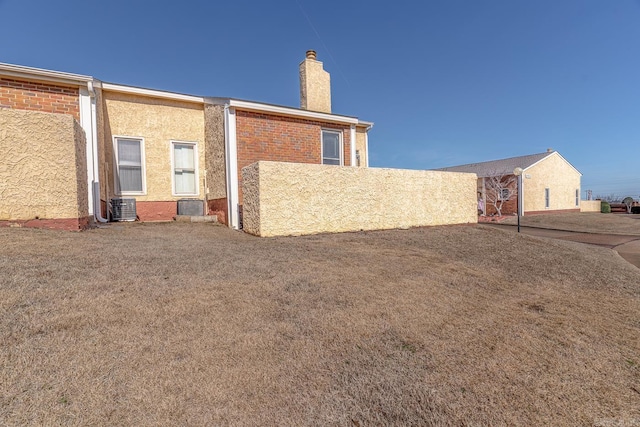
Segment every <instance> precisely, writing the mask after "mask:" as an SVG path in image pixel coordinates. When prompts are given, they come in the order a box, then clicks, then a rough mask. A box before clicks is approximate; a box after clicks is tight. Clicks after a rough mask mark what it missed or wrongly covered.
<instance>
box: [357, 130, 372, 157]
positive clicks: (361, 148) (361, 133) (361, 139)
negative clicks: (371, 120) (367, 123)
mask: <svg viewBox="0 0 640 427" xmlns="http://www.w3.org/2000/svg"><path fill="white" fill-rule="evenodd" d="M366 138H367V131H366V129H365V128H361V127H360V128H356V153H357V154H359V155H360V164H359V166H360V167H365V166H367V157H368V156H369V153H367V142H366V141H367V139H366ZM357 161H358V159H356V162H357ZM356 164H357V163H356Z"/></svg>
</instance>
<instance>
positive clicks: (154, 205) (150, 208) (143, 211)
mask: <svg viewBox="0 0 640 427" xmlns="http://www.w3.org/2000/svg"><path fill="white" fill-rule="evenodd" d="M136 214H137V215H138V218H139V219H140V221H173V219H174V218H175V216H176V215H177V214H178V202H176V201H170V202H141V201H139V200H138V201H136Z"/></svg>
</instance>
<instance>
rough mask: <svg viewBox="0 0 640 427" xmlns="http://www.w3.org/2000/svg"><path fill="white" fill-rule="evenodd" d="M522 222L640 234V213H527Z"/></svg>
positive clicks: (543, 226)
mask: <svg viewBox="0 0 640 427" xmlns="http://www.w3.org/2000/svg"><path fill="white" fill-rule="evenodd" d="M502 223H503V224H517V223H518V218H517V217H513V218H508V219H506V220H504V221H502ZM520 224H521V225H523V226H529V227H540V228H554V229H557V230H567V231H579V232H585V233H611V234H624V235H633V236H640V215H628V214H601V213H597V212H595V213H594V212H584V213H562V214H557V213H556V214H543V215H527V216H523V217H521V218H520Z"/></svg>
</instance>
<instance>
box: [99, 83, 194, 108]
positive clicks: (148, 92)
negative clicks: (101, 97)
mask: <svg viewBox="0 0 640 427" xmlns="http://www.w3.org/2000/svg"><path fill="white" fill-rule="evenodd" d="M100 86H101V87H102V90H106V91H111V92H120V93H130V94H133V95H142V96H150V97H153V98H162V99H173V100H177V101H186V102H195V103H198V104H204V98H202V97H200V96H192V95H183V94H181V93H174V92H166V91H162V90H154V89H144V88H141V87H134V86H124V85H118V84H113V83H104V82H103V83H101V84H100Z"/></svg>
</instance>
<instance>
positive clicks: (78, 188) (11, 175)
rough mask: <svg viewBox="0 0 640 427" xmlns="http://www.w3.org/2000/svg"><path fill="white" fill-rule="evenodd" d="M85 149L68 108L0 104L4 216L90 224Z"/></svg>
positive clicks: (70, 225)
mask: <svg viewBox="0 0 640 427" xmlns="http://www.w3.org/2000/svg"><path fill="white" fill-rule="evenodd" d="M85 150H86V140H85V136H84V131H83V130H82V128H81V127H80V125H79V124H78V122H77V121H75V120H74V118H73V117H72V116H70V115H68V114H53V113H40V112H35V111H25V110H11V109H0V155H1V156H2V161H0V221H17V222H18V223H21V222H24V221H30V222H29V224H28V225H30V226H44V227H53V228H70V229H78V228H81V227H83V226H84V225H86V223H87V220H88V204H87V172H86V171H87V166H86V151H85ZM36 219H37V220H36ZM33 220H36V221H33ZM47 220H57V221H58V222H57V223H56V222H55V221H54V222H52V221H47Z"/></svg>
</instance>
